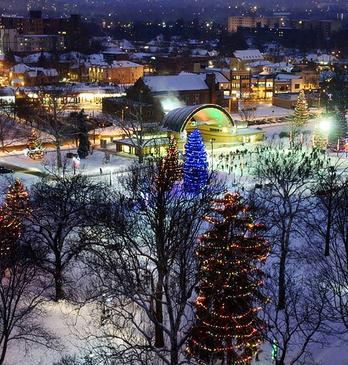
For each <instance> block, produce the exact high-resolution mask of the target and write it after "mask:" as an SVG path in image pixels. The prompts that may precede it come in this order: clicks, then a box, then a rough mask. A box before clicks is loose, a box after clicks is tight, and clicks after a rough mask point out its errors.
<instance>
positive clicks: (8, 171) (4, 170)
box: [0, 166, 14, 174]
mask: <svg viewBox="0 0 348 365" xmlns="http://www.w3.org/2000/svg"><path fill="white" fill-rule="evenodd" d="M13 172H14V171H13V170H11V169H8V168H7V167H5V166H0V174H13Z"/></svg>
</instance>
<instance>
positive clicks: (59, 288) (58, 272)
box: [54, 254, 65, 302]
mask: <svg viewBox="0 0 348 365" xmlns="http://www.w3.org/2000/svg"><path fill="white" fill-rule="evenodd" d="M55 265H56V267H55V273H54V285H55V292H56V295H55V301H56V302H58V301H59V300H61V299H64V296H65V293H64V288H63V274H62V262H61V259H60V256H59V254H56V262H55Z"/></svg>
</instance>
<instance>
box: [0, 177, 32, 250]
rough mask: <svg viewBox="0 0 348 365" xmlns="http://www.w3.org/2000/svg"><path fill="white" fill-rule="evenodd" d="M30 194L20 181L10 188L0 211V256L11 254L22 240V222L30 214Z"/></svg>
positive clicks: (16, 181) (17, 180)
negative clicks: (18, 241)
mask: <svg viewBox="0 0 348 365" xmlns="http://www.w3.org/2000/svg"><path fill="white" fill-rule="evenodd" d="M28 199H29V197H28V193H27V191H26V190H25V188H24V186H23V184H22V183H21V181H20V180H19V179H16V180H15V182H14V183H13V184H12V185H11V186H10V188H9V190H8V192H7V194H6V197H5V201H4V204H3V206H2V207H1V209H0V237H1V245H0V254H1V255H3V254H4V253H6V252H9V250H10V249H11V247H13V245H14V244H15V242H16V241H17V240H18V239H19V238H20V236H21V232H22V222H23V219H24V218H25V216H26V215H28V213H29V202H28Z"/></svg>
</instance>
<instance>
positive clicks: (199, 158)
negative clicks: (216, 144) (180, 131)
mask: <svg viewBox="0 0 348 365" xmlns="http://www.w3.org/2000/svg"><path fill="white" fill-rule="evenodd" d="M183 171H184V188H185V190H186V191H187V192H188V193H193V194H198V193H199V192H200V191H201V190H202V189H203V188H204V186H205V185H206V184H207V181H208V161H207V153H206V151H205V146H204V143H203V140H202V137H201V134H200V132H199V130H198V129H195V130H194V131H193V132H192V133H191V134H190V135H189V137H188V139H187V143H186V145H185V161H184V169H183Z"/></svg>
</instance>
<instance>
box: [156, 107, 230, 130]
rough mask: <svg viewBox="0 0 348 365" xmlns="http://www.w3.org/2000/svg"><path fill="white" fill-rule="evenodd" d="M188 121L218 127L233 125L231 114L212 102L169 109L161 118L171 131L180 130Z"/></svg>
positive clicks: (164, 125)
mask: <svg viewBox="0 0 348 365" xmlns="http://www.w3.org/2000/svg"><path fill="white" fill-rule="evenodd" d="M189 122H195V123H197V125H202V124H205V125H207V124H208V125H211V126H215V127H219V128H223V127H227V128H232V127H234V126H235V124H234V122H233V119H232V117H231V115H230V114H229V113H228V112H227V111H226V110H225V109H224V108H222V107H221V106H219V105H214V104H203V105H192V106H185V107H182V108H177V109H174V110H171V111H170V112H169V113H168V114H166V115H165V117H164V118H163V121H162V124H163V127H165V128H167V129H169V130H171V131H173V132H182V131H183V130H184V129H185V128H186V125H187V123H189Z"/></svg>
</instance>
